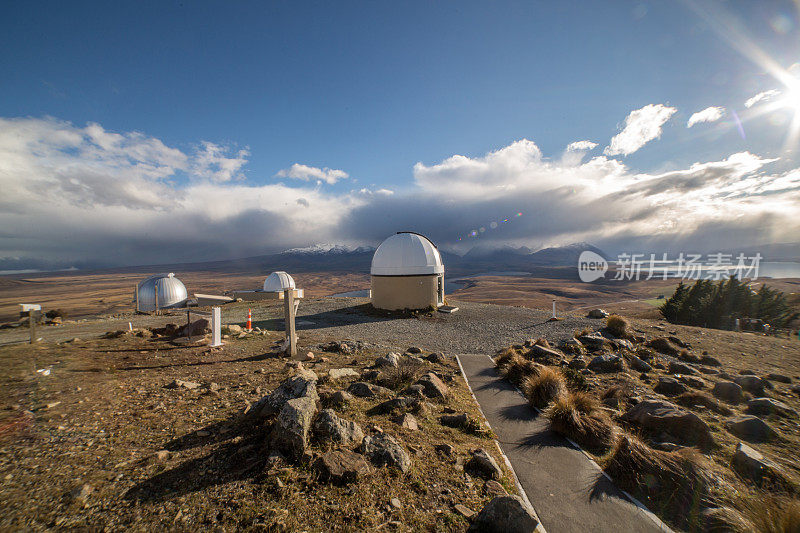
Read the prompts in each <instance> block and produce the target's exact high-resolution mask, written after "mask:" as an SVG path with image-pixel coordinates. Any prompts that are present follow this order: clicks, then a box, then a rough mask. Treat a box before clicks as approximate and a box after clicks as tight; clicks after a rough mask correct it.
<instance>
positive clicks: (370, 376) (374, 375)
mask: <svg viewBox="0 0 800 533" xmlns="http://www.w3.org/2000/svg"><path fill="white" fill-rule="evenodd" d="M381 374H383V372H381V371H380V370H366V371H364V372H363V373H362V374H361V379H362V380H363V381H375V380H377V379H378V378H379V377H381Z"/></svg>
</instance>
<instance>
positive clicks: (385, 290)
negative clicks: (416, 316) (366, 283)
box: [370, 231, 444, 311]
mask: <svg viewBox="0 0 800 533" xmlns="http://www.w3.org/2000/svg"><path fill="white" fill-rule="evenodd" d="M370 274H371V277H372V305H373V306H374V307H377V308H378V309H387V310H390V311H396V310H400V309H425V308H427V307H439V306H440V305H442V304H444V264H442V256H441V255H440V254H439V250H438V249H437V248H436V245H435V244H433V243H432V242H431V241H430V239H428V238H427V237H425V236H424V235H420V234H419V233H413V232H410V231H401V232H398V233H396V234H395V235H392V236H391V237H389V238H388V239H386V240H385V241H383V243H381V245H380V246H378V249H377V250H375V255H374V256H372V268H371V269H370Z"/></svg>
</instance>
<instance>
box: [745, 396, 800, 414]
mask: <svg viewBox="0 0 800 533" xmlns="http://www.w3.org/2000/svg"><path fill="white" fill-rule="evenodd" d="M747 412H748V413H750V414H751V415H771V414H776V415H780V416H787V417H796V416H797V411H795V410H794V409H792V408H791V407H789V406H788V405H786V404H785V403H783V402H780V401H778V400H774V399H772V398H754V399H752V400H750V401H749V402H747Z"/></svg>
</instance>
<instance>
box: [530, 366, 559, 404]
mask: <svg viewBox="0 0 800 533" xmlns="http://www.w3.org/2000/svg"><path fill="white" fill-rule="evenodd" d="M566 390H567V385H566V381H565V380H564V376H563V375H562V374H561V372H559V371H558V370H555V369H553V368H550V367H548V366H543V367H541V368H540V369H539V370H538V372H537V373H535V374H529V375H528V376H527V377H525V379H524V380H523V381H522V393H523V394H524V395H525V397H526V398H528V401H529V402H530V404H531V405H532V406H534V407H537V408H539V409H542V408H544V407H546V406H547V404H549V403H550V402H551V401H553V400H554V399H555V398H556V397H557V396H558V395H559V394H561V393H563V392H565V391H566Z"/></svg>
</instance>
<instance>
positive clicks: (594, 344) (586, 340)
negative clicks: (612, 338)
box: [578, 333, 609, 350]
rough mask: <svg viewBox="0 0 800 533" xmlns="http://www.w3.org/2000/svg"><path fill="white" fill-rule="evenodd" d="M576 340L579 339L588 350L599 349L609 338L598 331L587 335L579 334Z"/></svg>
mask: <svg viewBox="0 0 800 533" xmlns="http://www.w3.org/2000/svg"><path fill="white" fill-rule="evenodd" d="M578 340H579V341H581V344H583V345H584V346H586V347H587V348H588V349H590V350H600V349H602V348H603V346H604V345H606V344H607V343H608V342H609V340H608V339H606V338H605V337H603V336H602V335H600V334H599V333H590V334H588V335H581V336H580V337H578Z"/></svg>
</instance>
